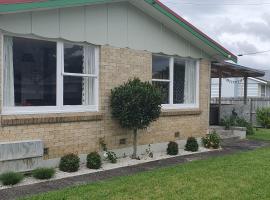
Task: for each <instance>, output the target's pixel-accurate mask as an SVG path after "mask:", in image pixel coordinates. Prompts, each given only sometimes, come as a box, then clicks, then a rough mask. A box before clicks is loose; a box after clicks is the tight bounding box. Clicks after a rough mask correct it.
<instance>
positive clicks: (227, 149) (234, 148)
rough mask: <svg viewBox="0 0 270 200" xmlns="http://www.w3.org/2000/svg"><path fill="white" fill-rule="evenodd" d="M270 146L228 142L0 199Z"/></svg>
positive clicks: (6, 193)
mask: <svg viewBox="0 0 270 200" xmlns="http://www.w3.org/2000/svg"><path fill="white" fill-rule="evenodd" d="M266 146H270V143H267V142H262V141H253V140H242V141H240V140H226V141H224V142H223V145H222V147H223V149H222V150H221V151H213V152H204V153H199V154H194V155H187V156H178V157H173V158H168V159H164V160H159V161H153V162H148V163H143V164H139V165H135V166H128V167H123V168H118V169H112V170H108V171H102V172H97V173H92V174H87V175H81V176H76V177H70V178H65V179H61V180H54V181H49V182H44V183H38V184H34V185H27V186H20V187H14V188H10V189H5V190H0V199H1V200H9V199H16V198H19V197H24V196H29V195H35V194H39V193H44V192H49V191H54V190H59V189H63V188H66V187H70V186H77V185H83V184H88V183H93V182H96V181H101V180H105V179H109V178H113V177H119V176H126V175H132V174H136V173H139V172H144V171H149V170H153V169H157V168H161V167H168V166H173V165H178V164H183V163H186V162H190V161H194V160H202V159H207V158H211V157H218V156H224V155H229V154H234V153H237V152H241V151H249V150H255V149H257V148H261V147H266Z"/></svg>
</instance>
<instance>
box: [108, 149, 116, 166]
mask: <svg viewBox="0 0 270 200" xmlns="http://www.w3.org/2000/svg"><path fill="white" fill-rule="evenodd" d="M105 154H106V155H105V157H106V159H107V160H108V161H110V162H111V163H117V156H116V154H115V153H114V152H113V151H107V152H106V153H105Z"/></svg>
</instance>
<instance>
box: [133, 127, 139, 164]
mask: <svg viewBox="0 0 270 200" xmlns="http://www.w3.org/2000/svg"><path fill="white" fill-rule="evenodd" d="M137 135H138V130H137V129H134V130H133V154H132V159H137Z"/></svg>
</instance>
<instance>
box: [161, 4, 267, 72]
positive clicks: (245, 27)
mask: <svg viewBox="0 0 270 200" xmlns="http://www.w3.org/2000/svg"><path fill="white" fill-rule="evenodd" d="M162 2H163V3H165V4H166V5H167V6H169V7H170V8H171V9H173V10H174V11H175V12H177V13H178V14H180V15H181V16H182V17H184V18H185V19H187V20H188V21H189V22H191V23H192V24H193V25H195V26H196V27H198V28H199V29H200V30H202V31H203V32H205V33H206V34H207V35H209V36H210V37H212V38H213V39H215V40H216V41H217V42H219V43H220V44H221V45H223V46H224V47H226V48H228V49H229V50H230V51H232V52H233V53H234V54H241V53H249V52H254V51H264V50H270V14H269V13H270V2H267V1H265V0H261V1H258V0H237V1H233V0H230V1H229V0H219V1H216V0H204V1H198V0H162ZM235 4H237V5H235ZM260 4H262V5H260ZM269 57H270V53H265V54H261V55H256V56H244V57H241V58H239V64H243V65H247V66H251V67H254V68H263V69H267V68H268V69H269V70H270V62H269V60H270V59H268V58H269Z"/></svg>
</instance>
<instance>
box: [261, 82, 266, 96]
mask: <svg viewBox="0 0 270 200" xmlns="http://www.w3.org/2000/svg"><path fill="white" fill-rule="evenodd" d="M265 96H266V86H265V85H261V97H265Z"/></svg>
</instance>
